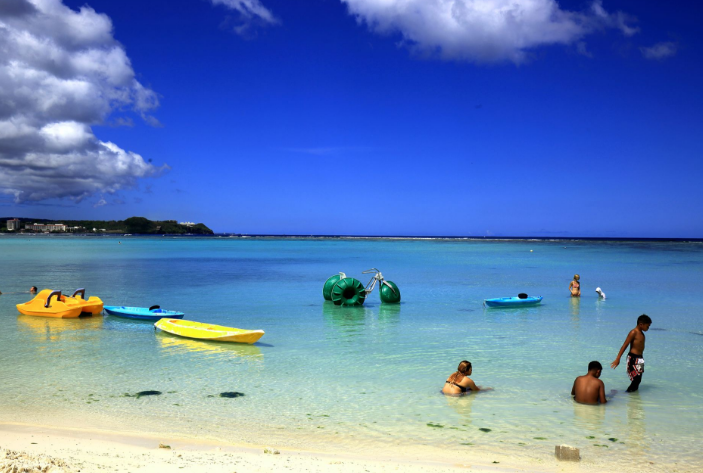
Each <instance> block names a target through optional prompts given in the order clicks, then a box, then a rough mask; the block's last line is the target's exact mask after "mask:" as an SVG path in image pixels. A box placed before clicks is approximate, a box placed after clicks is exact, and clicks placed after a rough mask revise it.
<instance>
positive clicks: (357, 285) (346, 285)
mask: <svg viewBox="0 0 703 473" xmlns="http://www.w3.org/2000/svg"><path fill="white" fill-rule="evenodd" d="M369 273H375V274H374V276H373V277H372V278H371V280H370V281H369V283H368V284H367V285H366V287H364V285H363V284H361V281H359V280H358V279H354V278H349V277H347V275H346V274H344V273H339V274H335V275H334V276H331V277H329V278H327V281H325V284H324V286H322V296H323V297H324V298H325V300H326V301H332V302H334V303H335V304H336V305H344V306H359V305H362V304H363V303H364V301H365V300H366V296H367V295H369V294H370V293H371V292H372V291H373V289H374V287H376V284H377V283H378V284H379V288H378V293H379V295H380V296H381V302H383V303H384V304H397V303H399V302H400V289H398V286H397V285H396V284H395V283H394V282H393V281H386V280H385V279H384V277H383V275H382V274H381V272H380V271H379V270H378V269H376V268H371V269H369V270H366V271H363V272H362V274H369Z"/></svg>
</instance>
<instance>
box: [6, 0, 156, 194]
mask: <svg viewBox="0 0 703 473" xmlns="http://www.w3.org/2000/svg"><path fill="white" fill-rule="evenodd" d="M158 105H159V100H158V96H157V95H156V93H155V92H153V91H152V90H150V89H149V88H146V87H144V86H143V85H142V84H141V83H139V82H138V81H137V80H136V79H135V73H134V70H133V69H132V66H131V62H130V60H129V58H128V57H127V54H126V52H125V50H124V48H123V47H122V45H121V44H119V43H118V42H117V41H116V40H115V39H114V38H113V36H112V22H111V21H110V18H108V17H107V15H104V14H99V13H96V12H95V10H93V9H92V8H90V7H88V6H84V7H81V9H80V10H79V11H74V10H72V9H70V8H68V7H66V6H65V5H63V3H62V1H61V0H2V2H0V193H2V194H9V195H12V196H14V200H15V202H17V203H21V202H26V201H41V200H46V199H52V198H69V199H72V200H74V201H76V202H79V201H81V200H82V199H84V198H86V197H88V196H91V195H94V194H97V193H114V192H116V191H118V190H120V189H125V188H129V187H133V186H135V185H136V183H137V180H138V179H140V178H144V177H149V176H156V175H158V174H159V173H160V172H162V171H164V170H166V169H168V166H167V165H164V166H162V167H161V168H156V167H155V166H153V165H151V164H149V163H147V162H146V161H145V160H144V159H143V158H142V157H141V156H140V155H138V154H136V153H133V152H130V151H126V150H124V149H122V148H120V147H119V146H118V145H116V144H114V143H111V142H103V141H100V140H99V139H98V138H97V137H96V136H95V135H94V134H93V131H92V129H91V126H93V125H99V124H103V123H105V120H106V119H107V118H108V117H109V116H110V115H111V114H112V113H113V112H116V111H119V112H122V111H125V110H131V111H133V112H135V113H137V114H139V115H141V117H142V118H143V119H144V120H145V121H146V122H147V123H148V124H150V125H157V126H158V125H159V122H158V120H157V119H156V118H154V117H153V116H151V115H150V112H151V111H152V110H154V109H155V108H157V107H158ZM130 122H131V120H130V119H129V118H118V119H117V121H116V122H115V123H117V124H119V123H130Z"/></svg>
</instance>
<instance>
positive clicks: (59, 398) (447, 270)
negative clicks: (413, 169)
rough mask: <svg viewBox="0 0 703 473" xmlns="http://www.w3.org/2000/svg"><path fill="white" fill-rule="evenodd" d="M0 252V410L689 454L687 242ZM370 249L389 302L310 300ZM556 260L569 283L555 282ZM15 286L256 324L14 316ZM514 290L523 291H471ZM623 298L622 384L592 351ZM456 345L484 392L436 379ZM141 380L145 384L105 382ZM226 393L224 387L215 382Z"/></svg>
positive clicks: (13, 245)
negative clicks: (590, 393) (178, 326)
mask: <svg viewBox="0 0 703 473" xmlns="http://www.w3.org/2000/svg"><path fill="white" fill-rule="evenodd" d="M530 250H532V251H530ZM0 258H1V260H2V262H3V269H4V271H3V276H2V278H1V279H0V290H2V291H3V293H4V294H3V295H2V296H0V320H2V321H3V324H2V330H0V360H2V361H1V363H0V379H2V383H0V421H23V422H35V423H42V424H53V425H72V426H84V427H101V428H112V429H118V430H129V431H141V432H146V431H149V432H162V433H170V434H178V435H197V436H200V437H208V438H212V439H220V440H225V441H233V442H251V443H257V444H262V443H266V444H268V443H274V444H276V445H278V446H281V447H285V446H289V447H296V448H311V449H326V450H329V449H333V450H337V451H347V452H359V453H361V452H369V451H370V450H373V449H377V450H385V451H391V450H392V449H393V448H396V447H399V446H400V447H408V446H413V448H414V450H415V451H416V452H418V454H421V453H422V452H425V453H426V455H425V456H426V457H428V458H429V457H433V458H434V457H437V458H439V457H442V456H447V455H448V456H449V458H464V457H471V456H472V455H474V452H481V454H482V455H488V456H489V457H491V458H493V457H495V458H497V459H500V460H501V462H502V463H504V464H505V463H506V461H508V460H507V459H510V460H513V461H533V460H534V461H537V462H543V461H546V460H550V459H551V458H553V451H554V445H555V444H561V443H567V444H570V445H574V446H578V447H580V448H581V455H582V457H583V459H584V463H586V464H591V465H595V466H598V465H605V464H607V465H609V468H616V469H618V470H620V471H623V470H629V469H641V468H644V467H651V466H652V464H653V465H655V467H656V466H661V465H669V466H671V465H674V464H675V463H676V465H675V466H676V467H677V468H679V469H680V470H687V469H690V470H697V469H700V468H701V467H703V463H702V462H701V460H700V459H699V457H698V455H697V454H696V453H695V452H697V451H698V450H699V441H700V439H701V438H702V437H703V397H702V396H703V378H702V377H701V376H700V375H699V373H698V370H699V367H700V366H701V363H703V322H702V320H701V309H700V307H701V306H700V302H699V294H700V288H701V287H702V286H703V271H702V270H701V268H703V266H702V265H703V245H701V244H697V243H623V242H618V243H609V242H564V241H553V242H546V241H489V242H484V241H444V240H421V241H418V240H414V241H409V240H304V239H301V240H292V239H240V238H171V237H153V238H147V237H102V238H99V237H54V236H51V237H48V236H37V237H26V236H25V237H18V236H2V237H0ZM372 266H375V267H377V268H380V269H381V270H382V271H383V274H384V276H385V277H386V278H387V279H389V280H392V281H394V282H395V283H396V284H397V285H398V286H399V288H400V290H401V292H402V298H403V300H402V303H401V304H400V305H384V304H381V303H380V301H379V296H378V293H377V292H374V293H373V294H372V295H371V296H370V297H369V299H368V301H367V303H366V304H365V305H364V306H363V307H358V308H343V307H337V306H334V305H333V304H332V303H329V302H328V303H325V302H324V301H323V299H322V294H321V292H322V284H323V283H324V281H325V280H326V279H327V277H329V276H331V275H333V274H335V273H337V272H339V271H344V272H346V273H347V275H349V276H353V277H356V278H358V279H360V280H361V281H362V282H363V283H364V284H365V283H366V282H367V281H368V277H367V275H362V274H361V271H363V270H365V269H368V268H370V267H372ZM575 272H578V273H579V274H580V275H581V281H582V291H583V296H582V297H581V299H580V300H578V299H572V298H570V297H569V295H568V289H567V288H568V285H569V282H570V281H571V278H572V276H573V274H574V273H575ZM32 285H36V286H39V288H40V289H43V288H52V289H62V290H64V292H72V291H73V289H75V288H78V287H85V288H86V289H87V295H88V296H90V295H97V296H99V297H101V298H102V299H103V301H104V302H105V304H106V305H131V306H147V307H148V306H150V305H153V304H160V305H161V307H162V308H164V309H171V310H181V311H183V312H185V313H186V318H188V319H191V320H197V321H203V322H211V323H216V324H221V325H228V326H235V327H240V328H249V329H264V330H265V331H266V335H265V336H264V337H263V338H262V339H261V341H260V343H257V344H255V345H251V346H248V345H244V346H242V345H232V344H225V343H208V342H200V341H195V340H188V339H183V338H178V337H175V336H171V335H168V334H164V333H162V332H156V331H155V330H154V328H153V326H152V324H150V323H148V322H130V321H127V320H123V319H119V318H114V317H110V316H95V317H89V318H81V319H77V320H57V319H44V318H39V317H29V316H22V315H19V314H18V312H17V310H16V308H15V304H17V303H20V302H25V301H27V300H29V298H30V296H29V294H27V293H22V294H20V293H18V292H19V291H26V290H28V288H29V287H30V286H32ZM596 286H600V287H601V288H603V290H604V291H605V293H606V294H607V296H608V298H607V300H605V301H599V300H598V299H597V297H596V293H595V292H594V290H595V288H596ZM518 292H526V293H528V294H530V295H542V296H544V301H543V304H542V305H541V306H539V307H533V308H525V309H486V308H484V307H483V306H482V301H483V299H484V298H487V297H502V296H511V295H515V294H517V293H518ZM642 313H647V314H648V315H650V316H651V317H652V319H653V321H654V323H653V325H652V328H651V330H650V331H649V332H647V348H646V351H645V359H646V371H645V375H644V380H643V383H642V385H641V388H640V392H639V393H638V394H632V395H629V394H626V393H624V390H625V388H626V387H627V386H628V385H629V380H628V378H627V375H626V374H625V368H624V366H625V357H624V356H623V361H622V363H621V365H620V367H619V368H618V369H617V370H612V369H610V368H609V367H607V366H608V365H609V364H610V362H611V361H612V360H613V359H614V358H615V355H616V354H617V352H618V349H619V348H620V346H621V344H622V343H623V341H624V339H625V336H626V335H627V333H628V331H629V330H630V329H632V328H633V327H634V326H635V324H636V319H637V316H639V315H640V314H642ZM462 359H468V360H470V361H471V362H472V363H473V365H474V373H473V376H472V378H473V379H474V380H475V381H476V382H477V384H479V385H484V386H492V387H494V388H495V391H492V392H487V393H480V394H478V395H472V396H467V397H463V398H447V397H445V396H443V395H441V394H439V390H440V389H441V387H442V385H443V383H444V380H445V379H446V378H447V376H448V375H449V374H451V373H452V372H453V371H454V369H456V365H457V364H458V363H459V361H461V360H462ZM591 360H599V361H600V362H601V363H602V364H603V365H604V366H606V369H605V370H604V373H603V376H602V378H601V379H602V380H603V381H604V382H605V385H606V391H610V390H611V389H616V390H618V391H619V392H618V394H616V395H615V397H614V399H613V400H612V402H610V403H608V404H607V406H602V407H592V406H581V405H576V404H574V403H573V401H572V400H571V398H570V396H569V393H570V389H571V385H572V383H573V379H574V378H575V377H576V376H578V375H581V374H584V373H585V372H586V367H587V365H588V362H589V361H591ZM144 390H158V391H161V392H162V393H163V394H162V395H160V396H149V397H141V398H135V397H130V396H125V393H128V394H134V393H136V392H139V391H144ZM229 391H236V392H241V393H244V396H243V397H238V398H234V399H227V398H221V397H219V394H220V393H221V392H229ZM481 429H483V430H481ZM488 429H490V431H488ZM614 439H615V440H614ZM650 462H652V463H650Z"/></svg>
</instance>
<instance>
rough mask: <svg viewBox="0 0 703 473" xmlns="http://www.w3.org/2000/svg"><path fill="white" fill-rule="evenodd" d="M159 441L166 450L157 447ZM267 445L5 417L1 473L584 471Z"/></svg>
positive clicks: (0, 436)
mask: <svg viewBox="0 0 703 473" xmlns="http://www.w3.org/2000/svg"><path fill="white" fill-rule="evenodd" d="M160 445H167V446H169V447H170V448H160ZM266 448H267V447H264V446H261V447H244V446H236V445H224V444H221V445H217V444H212V443H199V442H197V441H193V440H186V439H176V438H154V437H148V436H134V435H123V434H119V433H114V432H107V431H88V430H80V429H56V428H51V427H41V426H36V425H28V424H7V423H5V424H0V473H6V472H7V473H10V472H12V473H14V472H42V473H46V472H48V473H73V472H97V471H114V472H134V471H139V472H144V473H149V472H154V473H156V472H159V473H162V472H165V473H167V472H207V473H225V472H226V473H235V472H236V473H242V472H271V471H290V472H301V473H302V472H305V473H314V472H332V473H334V472H351V473H355V472H359V473H362V472H363V473H381V472H386V471H402V472H410V473H421V472H422V473H448V472H456V471H481V472H520V471H521V472H524V471H542V472H566V473H568V472H571V471H574V472H575V471H585V470H584V468H583V466H584V465H578V464H574V463H566V462H562V463H560V462H557V461H556V460H554V462H552V463H551V464H545V465H542V466H539V467H537V468H535V466H523V467H520V466H507V465H506V466H503V465H498V464H485V463H481V462H480V461H472V458H471V456H469V455H467V456H466V457H465V458H454V459H452V458H447V461H446V463H439V462H427V461H423V460H422V459H421V458H416V457H415V456H414V455H413V454H412V453H411V449H408V454H407V456H405V457H402V458H392V457H388V458H365V457H358V456H356V457H351V456H349V457H348V456H344V455H339V454H328V453H324V452H304V451H292V450H284V449H277V448H276V447H275V445H274V446H270V448H272V449H274V450H275V451H277V452H279V453H265V452H264V450H265V449H266ZM484 461H485V460H484ZM587 470H590V469H587Z"/></svg>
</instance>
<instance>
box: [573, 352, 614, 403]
mask: <svg viewBox="0 0 703 473" xmlns="http://www.w3.org/2000/svg"><path fill="white" fill-rule="evenodd" d="M601 371H603V365H601V364H600V363H598V362H597V361H591V362H590V363H589V364H588V373H586V374H585V375H583V376H579V377H578V378H576V380H575V381H574V387H573V388H571V395H572V396H574V401H576V402H579V403H581V404H598V403H599V402H600V403H601V404H605V403H606V402H608V401H607V400H606V399H605V384H603V381H601V380H600V379H598V378H600V374H601Z"/></svg>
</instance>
